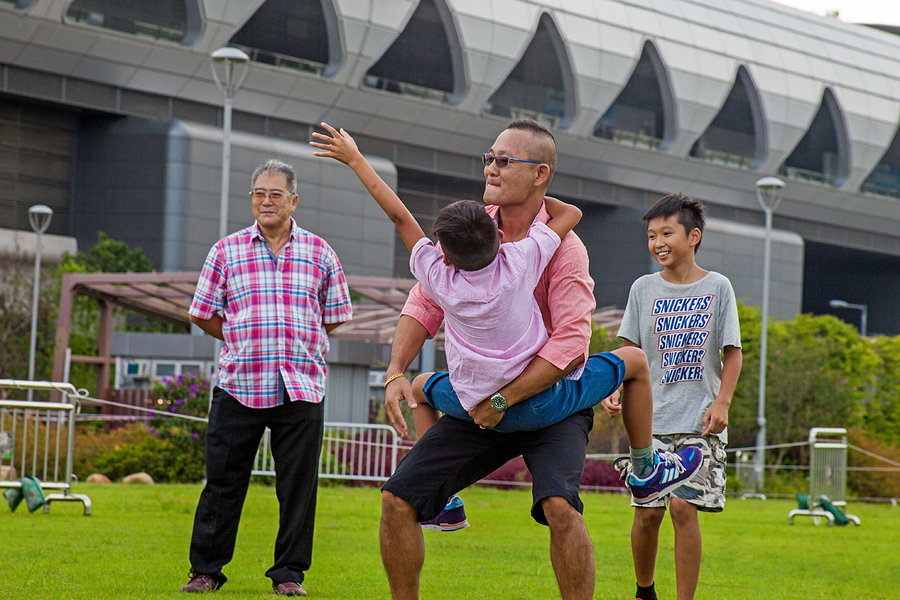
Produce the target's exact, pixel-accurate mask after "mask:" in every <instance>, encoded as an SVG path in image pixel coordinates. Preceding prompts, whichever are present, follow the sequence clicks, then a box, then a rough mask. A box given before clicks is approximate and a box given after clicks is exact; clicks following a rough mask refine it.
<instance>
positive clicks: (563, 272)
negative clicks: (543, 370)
mask: <svg viewBox="0 0 900 600" xmlns="http://www.w3.org/2000/svg"><path fill="white" fill-rule="evenodd" d="M541 279H542V281H541V283H539V284H538V287H537V288H536V289H535V298H536V299H537V302H538V306H540V307H541V313H542V315H543V316H544V324H545V325H546V326H547V330H548V332H549V333H550V340H549V341H548V342H547V343H546V344H545V345H544V347H543V348H541V351H540V352H538V356H540V357H541V358H543V359H544V360H546V361H547V362H549V363H551V364H552V365H553V366H555V367H556V368H557V369H561V370H564V369H565V368H566V367H567V366H568V365H569V363H571V362H572V361H573V360H574V359H576V358H578V357H579V356H581V357H583V358H584V359H585V360H587V355H588V346H589V345H590V342H591V313H593V312H594V308H595V307H596V306H597V304H596V302H595V300H594V280H593V279H591V276H590V273H589V271H588V254H587V249H586V248H585V247H584V244H583V243H582V242H581V240H580V239H579V238H578V236H577V235H575V234H574V233H569V234H568V235H566V237H565V238H564V239H563V241H562V243H561V244H560V246H559V249H558V250H557V251H556V254H554V256H553V259H552V260H551V261H550V264H549V265H547V268H546V269H545V270H544V274H543V276H542V278H541ZM544 290H546V292H544ZM544 293H546V297H542V296H543V294H544Z"/></svg>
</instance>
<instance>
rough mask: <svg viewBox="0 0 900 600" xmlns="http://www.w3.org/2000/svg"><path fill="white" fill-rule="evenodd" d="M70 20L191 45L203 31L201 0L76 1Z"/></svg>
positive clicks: (72, 7)
mask: <svg viewBox="0 0 900 600" xmlns="http://www.w3.org/2000/svg"><path fill="white" fill-rule="evenodd" d="M66 22H67V23H79V24H81V25H88V26H92V27H101V28H103V29H112V30H113V31H119V32H122V33H129V34H131V35H137V36H141V37H148V38H152V39H155V40H167V41H170V42H177V43H180V44H182V45H185V46H187V45H190V44H192V43H193V42H194V41H195V40H196V39H197V36H198V35H199V34H200V26H201V13H200V5H199V0H155V1H154V2H144V1H142V0H74V1H73V2H72V3H71V4H70V5H69V8H68V10H66Z"/></svg>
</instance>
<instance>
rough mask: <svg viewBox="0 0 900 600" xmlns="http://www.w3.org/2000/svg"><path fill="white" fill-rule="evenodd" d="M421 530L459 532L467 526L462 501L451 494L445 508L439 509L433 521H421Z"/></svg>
mask: <svg viewBox="0 0 900 600" xmlns="http://www.w3.org/2000/svg"><path fill="white" fill-rule="evenodd" d="M419 525H421V526H422V529H430V530H431V531H459V530H460V529H465V528H466V527H468V526H469V522H468V521H467V520H466V509H465V507H463V501H462V500H461V499H460V497H459V496H457V495H456V494H453V496H452V497H451V498H450V501H449V502H447V506H445V507H444V508H443V509H441V512H439V513H438V514H437V516H436V517H434V518H433V519H428V520H427V521H422V522H421V523H419Z"/></svg>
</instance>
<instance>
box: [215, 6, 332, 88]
mask: <svg viewBox="0 0 900 600" xmlns="http://www.w3.org/2000/svg"><path fill="white" fill-rule="evenodd" d="M228 45H229V46H233V47H235V48H240V49H241V50H243V51H244V52H246V53H247V55H248V56H249V57H250V59H251V60H254V61H256V62H261V63H266V64H269V65H275V66H278V67H287V68H291V69H297V70H298V71H305V72H307V73H315V74H316V75H324V76H325V77H330V76H332V75H334V73H336V72H337V70H338V67H339V66H340V64H341V43H340V33H339V28H338V20H337V13H336V12H335V9H334V4H333V3H332V0H268V1H267V2H265V3H264V4H263V5H262V6H260V7H259V10H257V11H256V12H255V13H254V14H253V16H252V17H250V19H248V20H247V22H246V23H245V24H244V26H243V27H241V28H240V29H239V30H238V31H237V33H235V34H234V36H232V38H231V40H230V41H229V42H228Z"/></svg>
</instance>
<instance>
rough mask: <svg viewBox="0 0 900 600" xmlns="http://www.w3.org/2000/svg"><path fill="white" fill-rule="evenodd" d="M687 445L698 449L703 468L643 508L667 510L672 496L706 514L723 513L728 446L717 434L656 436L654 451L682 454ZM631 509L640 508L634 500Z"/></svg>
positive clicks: (654, 438)
mask: <svg viewBox="0 0 900 600" xmlns="http://www.w3.org/2000/svg"><path fill="white" fill-rule="evenodd" d="M688 446H696V447H697V448H699V449H700V452H702V453H703V465H701V467H700V469H699V470H698V471H697V473H696V474H695V475H694V476H693V477H692V478H691V479H690V480H689V481H688V482H687V483H686V484H684V485H683V486H681V487H680V488H678V489H675V490H673V491H672V492H671V493H670V494H666V495H665V496H663V497H661V498H657V499H656V500H654V501H653V502H649V503H647V504H641V505H640V506H642V507H654V506H655V507H660V506H661V507H668V506H669V502H671V500H672V496H675V497H677V498H681V499H682V500H686V501H687V502H690V503H691V504H694V505H696V506H697V510H701V511H704V512H722V510H723V509H724V508H725V463H726V461H727V456H726V454H725V446H724V444H722V442H721V441H719V438H717V437H716V436H714V435H711V436H709V437H701V436H699V435H697V434H693V433H691V434H683V435H681V434H675V435H655V436H653V449H654V450H663V451H669V452H679V451H681V450H684V449H685V448H686V447H688ZM631 505H632V506H638V505H637V504H635V503H634V500H633V499H632V502H631Z"/></svg>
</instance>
